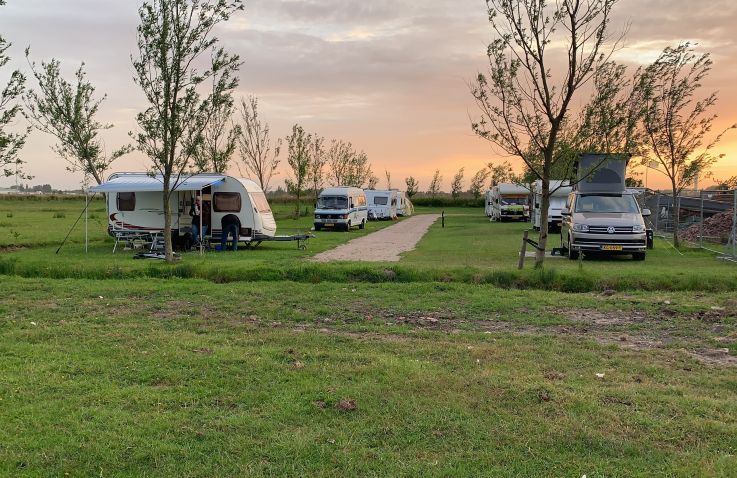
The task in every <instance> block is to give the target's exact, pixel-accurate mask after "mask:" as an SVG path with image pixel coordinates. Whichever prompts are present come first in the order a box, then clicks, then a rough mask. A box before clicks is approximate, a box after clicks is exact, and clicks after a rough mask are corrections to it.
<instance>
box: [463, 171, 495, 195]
mask: <svg viewBox="0 0 737 478" xmlns="http://www.w3.org/2000/svg"><path fill="white" fill-rule="evenodd" d="M490 174H491V172H490V171H489V170H488V169H487V168H481V169H480V170H479V171H478V172H477V173H476V174H474V175H473V178H471V185H470V186H469V188H468V192H469V193H471V195H473V198H474V199H476V200H478V199H479V198H480V197H481V195H482V194H483V193H484V185H485V184H486V180H487V179H489V175H490Z"/></svg>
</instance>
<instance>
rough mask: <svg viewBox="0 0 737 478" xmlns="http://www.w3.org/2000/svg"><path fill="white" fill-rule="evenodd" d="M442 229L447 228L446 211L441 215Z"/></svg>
mask: <svg viewBox="0 0 737 478" xmlns="http://www.w3.org/2000/svg"><path fill="white" fill-rule="evenodd" d="M440 223H441V227H443V228H445V211H443V212H442V213H441V214H440Z"/></svg>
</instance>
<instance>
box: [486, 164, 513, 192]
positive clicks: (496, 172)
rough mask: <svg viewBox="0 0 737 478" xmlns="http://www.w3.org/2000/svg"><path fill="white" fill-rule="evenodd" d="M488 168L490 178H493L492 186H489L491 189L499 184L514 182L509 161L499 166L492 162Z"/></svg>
mask: <svg viewBox="0 0 737 478" xmlns="http://www.w3.org/2000/svg"><path fill="white" fill-rule="evenodd" d="M486 167H487V168H489V174H488V176H490V177H491V184H490V185H489V188H490V189H491V188H493V187H494V186H496V185H497V184H501V183H509V182H512V176H513V175H514V173H513V171H512V165H511V164H509V161H504V162H501V163H499V164H494V163H493V162H491V163H489V164H488V165H487V166H486Z"/></svg>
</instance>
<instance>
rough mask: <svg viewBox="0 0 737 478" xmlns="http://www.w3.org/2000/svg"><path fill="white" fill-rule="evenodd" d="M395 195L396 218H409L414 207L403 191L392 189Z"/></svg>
mask: <svg viewBox="0 0 737 478" xmlns="http://www.w3.org/2000/svg"><path fill="white" fill-rule="evenodd" d="M393 191H396V193H397V216H411V215H412V213H413V212H414V211H415V206H414V205H413V204H412V201H410V199H409V197H407V194H406V193H405V192H404V191H400V190H398V189H394V190H393Z"/></svg>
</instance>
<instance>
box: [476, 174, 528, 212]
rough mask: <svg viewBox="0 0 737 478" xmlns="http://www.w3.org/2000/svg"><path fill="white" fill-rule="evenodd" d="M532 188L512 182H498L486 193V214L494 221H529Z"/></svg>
mask: <svg viewBox="0 0 737 478" xmlns="http://www.w3.org/2000/svg"><path fill="white" fill-rule="evenodd" d="M529 203H530V190H529V189H527V188H526V187H525V186H521V185H519V184H512V183H502V184H497V185H496V186H494V187H493V188H491V190H490V191H488V192H487V193H486V215H487V216H488V217H490V218H491V220H492V221H506V220H516V221H527V220H529V218H530V208H529Z"/></svg>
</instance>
